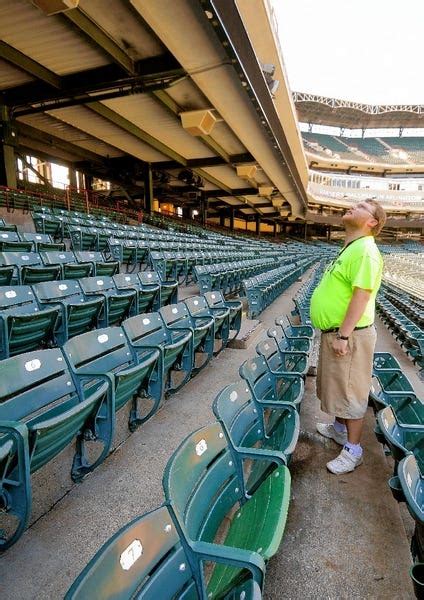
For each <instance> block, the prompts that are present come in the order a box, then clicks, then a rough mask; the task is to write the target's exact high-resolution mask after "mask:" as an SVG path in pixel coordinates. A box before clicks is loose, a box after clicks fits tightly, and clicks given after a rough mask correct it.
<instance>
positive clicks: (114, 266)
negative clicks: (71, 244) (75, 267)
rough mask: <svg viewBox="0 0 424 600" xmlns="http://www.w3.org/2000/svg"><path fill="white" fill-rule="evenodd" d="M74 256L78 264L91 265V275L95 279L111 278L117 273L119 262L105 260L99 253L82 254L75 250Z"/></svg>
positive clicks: (82, 252)
mask: <svg viewBox="0 0 424 600" xmlns="http://www.w3.org/2000/svg"><path fill="white" fill-rule="evenodd" d="M74 254H75V258H76V260H77V262H78V263H91V264H92V273H93V275H95V276H96V277H102V276H108V277H112V276H113V275H115V274H116V273H118V272H119V262H118V261H116V260H106V259H105V257H104V256H103V254H102V253H101V252H97V251H94V252H84V251H79V250H76V251H75V252H74Z"/></svg>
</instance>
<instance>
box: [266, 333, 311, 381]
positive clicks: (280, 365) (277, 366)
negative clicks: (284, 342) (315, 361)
mask: <svg viewBox="0 0 424 600" xmlns="http://www.w3.org/2000/svg"><path fill="white" fill-rule="evenodd" d="M256 352H257V354H259V356H263V358H264V359H265V360H266V364H267V367H268V369H269V370H270V371H271V372H272V373H287V372H290V373H299V374H300V375H302V377H305V376H306V373H307V371H308V355H307V354H306V352H299V351H298V350H285V351H281V350H280V348H279V347H278V344H277V342H276V340H275V339H274V338H268V339H266V340H264V341H262V342H259V344H258V345H257V346H256Z"/></svg>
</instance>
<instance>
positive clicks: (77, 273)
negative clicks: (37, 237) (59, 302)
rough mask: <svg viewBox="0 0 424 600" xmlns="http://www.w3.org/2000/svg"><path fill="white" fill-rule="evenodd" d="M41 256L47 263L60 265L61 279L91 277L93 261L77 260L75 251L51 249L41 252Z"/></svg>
mask: <svg viewBox="0 0 424 600" xmlns="http://www.w3.org/2000/svg"><path fill="white" fill-rule="evenodd" d="M40 256H41V260H42V261H43V263H44V264H45V265H59V266H60V269H61V279H80V278H81V277H89V276H90V275H91V274H92V270H93V263H92V262H85V263H80V262H77V260H76V258H75V255H74V253H73V252H58V251H55V250H50V251H49V252H46V251H43V252H40Z"/></svg>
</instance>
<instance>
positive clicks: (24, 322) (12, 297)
mask: <svg viewBox="0 0 424 600" xmlns="http://www.w3.org/2000/svg"><path fill="white" fill-rule="evenodd" d="M58 318H59V310H58V309H57V308H54V307H42V306H40V305H39V304H38V302H37V299H36V297H35V295H34V293H33V291H32V290H31V288H30V286H29V285H21V286H1V287H0V359H2V358H8V357H9V356H13V355H15V354H20V353H22V352H29V351H30V350H36V349H37V348H41V347H46V346H47V345H53V342H54V330H55V327H56V323H57V321H58Z"/></svg>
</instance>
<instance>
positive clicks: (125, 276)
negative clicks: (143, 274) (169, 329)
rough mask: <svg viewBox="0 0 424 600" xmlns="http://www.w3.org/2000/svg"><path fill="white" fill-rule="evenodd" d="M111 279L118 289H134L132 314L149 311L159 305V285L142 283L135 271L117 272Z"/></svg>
mask: <svg viewBox="0 0 424 600" xmlns="http://www.w3.org/2000/svg"><path fill="white" fill-rule="evenodd" d="M113 281H114V282H115V285H116V287H117V288H118V289H122V290H125V289H133V290H136V293H137V295H136V301H135V302H134V310H133V314H135V315H138V314H141V313H145V312H149V311H151V310H155V309H157V308H159V307H160V286H159V285H155V284H147V285H144V286H143V285H142V283H141V281H140V278H139V277H138V275H136V274H135V273H119V274H118V275H114V276H113Z"/></svg>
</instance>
